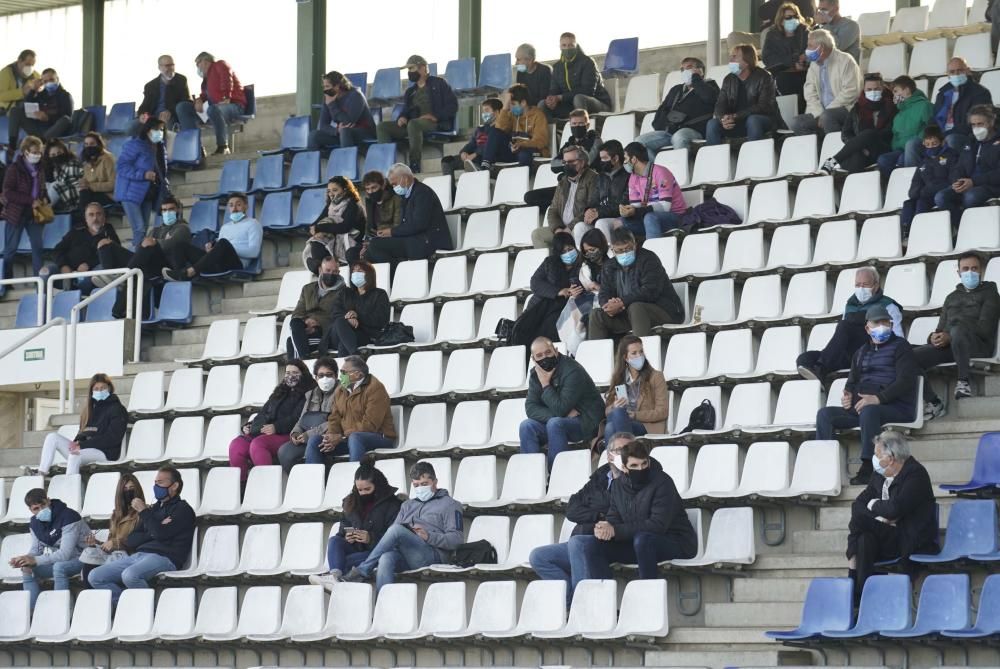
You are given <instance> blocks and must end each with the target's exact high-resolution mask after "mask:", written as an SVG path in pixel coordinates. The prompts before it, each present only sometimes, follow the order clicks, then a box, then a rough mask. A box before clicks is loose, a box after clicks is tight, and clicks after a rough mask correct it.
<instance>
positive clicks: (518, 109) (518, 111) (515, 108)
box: [510, 105, 524, 116]
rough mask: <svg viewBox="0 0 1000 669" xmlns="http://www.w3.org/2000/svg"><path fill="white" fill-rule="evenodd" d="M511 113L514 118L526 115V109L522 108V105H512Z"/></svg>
mask: <svg viewBox="0 0 1000 669" xmlns="http://www.w3.org/2000/svg"><path fill="white" fill-rule="evenodd" d="M510 113H511V114H513V115H514V116H521V115H523V114H524V107H522V106H521V105H511V106H510Z"/></svg>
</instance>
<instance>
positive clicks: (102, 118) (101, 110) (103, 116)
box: [0, 103, 135, 137]
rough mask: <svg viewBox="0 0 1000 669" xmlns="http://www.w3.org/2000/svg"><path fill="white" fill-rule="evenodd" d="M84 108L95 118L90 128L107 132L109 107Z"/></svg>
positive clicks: (4, 135) (94, 106)
mask: <svg viewBox="0 0 1000 669" xmlns="http://www.w3.org/2000/svg"><path fill="white" fill-rule="evenodd" d="M132 105H133V109H134V107H135V103H132ZM84 109H86V110H87V111H89V112H90V116H91V118H93V119H94V124H93V125H92V126H91V128H90V129H91V130H93V131H94V132H99V133H101V134H102V135H103V134H104V132H105V128H106V127H107V117H108V109H107V107H105V106H104V105H91V106H90V107H84ZM0 137H7V131H6V130H4V134H2V135H0Z"/></svg>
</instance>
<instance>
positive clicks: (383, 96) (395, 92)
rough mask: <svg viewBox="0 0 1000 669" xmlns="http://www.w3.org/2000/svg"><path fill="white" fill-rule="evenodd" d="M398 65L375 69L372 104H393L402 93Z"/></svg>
mask: <svg viewBox="0 0 1000 669" xmlns="http://www.w3.org/2000/svg"><path fill="white" fill-rule="evenodd" d="M399 70H400V68H398V67H384V68H382V69H381V70H375V80H374V81H373V82H372V96H371V99H370V100H369V103H370V104H391V103H392V102H393V101H394V100H398V99H399V96H400V95H401V94H402V90H403V89H402V87H401V85H400V83H401V79H400V77H399Z"/></svg>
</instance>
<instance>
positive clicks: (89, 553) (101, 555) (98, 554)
mask: <svg viewBox="0 0 1000 669" xmlns="http://www.w3.org/2000/svg"><path fill="white" fill-rule="evenodd" d="M127 556H128V553H126V552H125V551H111V552H110V553H105V552H104V550H103V549H102V548H100V547H98V546H88V547H87V548H84V549H83V551H82V552H81V553H80V557H78V558H77V559H78V560H79V561H80V562H82V563H83V564H89V565H94V566H98V567H99V566H100V565H102V564H107V563H109V562H115V561H117V560H121V559H122V558H123V557H127Z"/></svg>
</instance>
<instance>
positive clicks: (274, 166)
mask: <svg viewBox="0 0 1000 669" xmlns="http://www.w3.org/2000/svg"><path fill="white" fill-rule="evenodd" d="M253 167H254V169H253V187H252V188H251V189H250V190H249V191H248V192H249V193H260V192H263V191H269V190H278V189H279V188H282V187H283V186H284V185H285V159H284V158H282V157H281V156H279V155H270V156H261V157H260V158H258V159H257V162H255V163H254V166H253Z"/></svg>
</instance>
